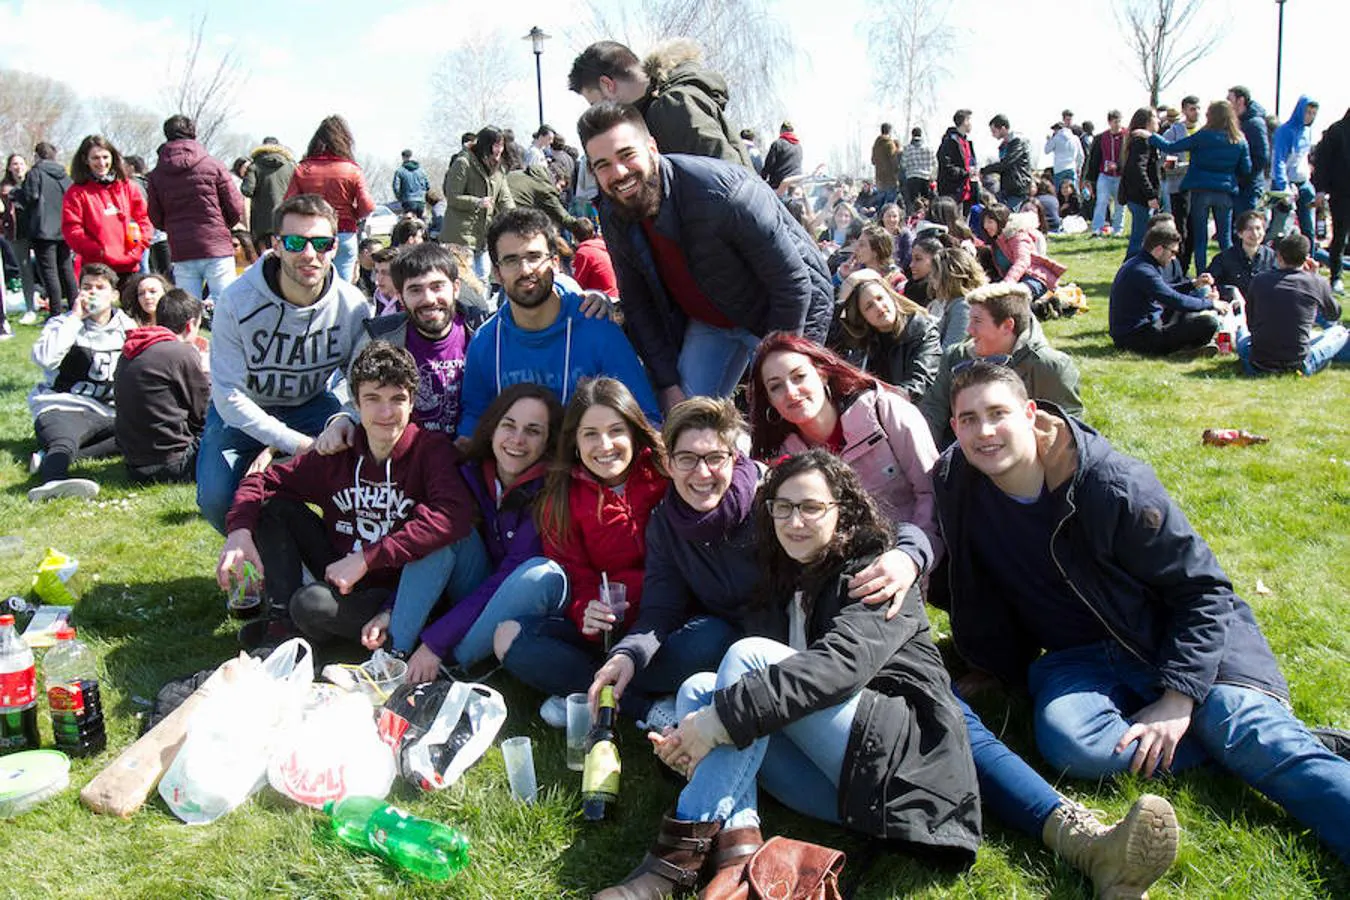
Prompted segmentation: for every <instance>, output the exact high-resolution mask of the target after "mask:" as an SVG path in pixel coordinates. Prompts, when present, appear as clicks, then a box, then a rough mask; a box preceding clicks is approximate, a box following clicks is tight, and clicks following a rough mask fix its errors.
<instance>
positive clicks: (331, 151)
mask: <svg viewBox="0 0 1350 900" xmlns="http://www.w3.org/2000/svg"><path fill="white" fill-rule="evenodd" d="M355 144H356V141H355V139H353V138H352V129H351V126H349V125H348V124H347V120H346V119H344V118H342V116H338V115H332V116H329V117H328V118H326V119H324V120H323V121H322V122H320V123H319V127H318V128H317V129H316V130H315V131H314V137H312V138H310V139H309V146H308V147H307V148H305V156H306V157H307V158H308V157H311V156H336V157H337V158H338V159H345V160H347V161H348V162H356V155H355V153H354V151H353V149H352V148H353V147H354V146H355Z"/></svg>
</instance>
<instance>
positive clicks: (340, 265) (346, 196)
mask: <svg viewBox="0 0 1350 900" xmlns="http://www.w3.org/2000/svg"><path fill="white" fill-rule="evenodd" d="M355 146H356V142H355V140H354V139H353V138H352V130H351V127H350V126H349V125H348V124H347V120H346V119H344V118H342V116H329V117H328V118H326V119H324V120H323V121H322V122H320V123H319V127H318V129H317V130H316V131H315V132H314V136H313V137H312V138H310V139H309V147H308V148H306V150H305V158H304V159H302V160H300V162H299V164H298V165H296V167H295V172H294V174H292V175H291V183H290V186H289V187H287V188H286V196H287V197H288V198H289V197H294V196H295V195H296V194H318V195H319V196H320V197H323V199H325V200H327V201H328V205H329V206H331V207H333V210H334V211H335V212H336V213H337V216H338V233H337V239H338V240H337V256H335V257H334V258H333V268H334V269H335V270H336V271H337V274H338V277H339V278H341V279H342V280H343V281H346V282H351V281H352V279H354V278H355V277H356V275H355V271H356V269H355V267H356V256H357V241H356V231H357V228H358V226H359V223H360V221H361V220H362V219H364V218H365V217H366V216H368V215H370V214H371V213H372V212H374V211H375V198H373V197H371V196H370V189H369V188H367V187H366V178H365V176H364V175H363V174H362V173H361V167H360V166H359V165H357V164H356V150H355Z"/></svg>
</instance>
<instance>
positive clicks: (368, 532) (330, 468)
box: [225, 423, 477, 587]
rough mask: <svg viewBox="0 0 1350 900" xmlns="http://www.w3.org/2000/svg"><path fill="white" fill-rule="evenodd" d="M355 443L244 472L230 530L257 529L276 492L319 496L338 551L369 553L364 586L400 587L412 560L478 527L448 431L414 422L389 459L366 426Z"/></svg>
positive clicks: (316, 500)
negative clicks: (378, 456)
mask: <svg viewBox="0 0 1350 900" xmlns="http://www.w3.org/2000/svg"><path fill="white" fill-rule="evenodd" d="M353 444H354V446H352V447H350V448H348V449H347V450H346V451H344V452H342V453H337V454H334V455H333V456H322V455H320V454H318V453H313V452H311V453H306V454H303V455H302V456H297V457H295V458H294V459H292V460H290V461H288V462H286V463H284V464H282V465H279V466H272V467H271V468H269V469H267V471H265V472H260V473H258V474H255V475H250V476H248V477H247V478H245V479H244V480H243V481H242V482H240V484H239V490H238V492H236V493H235V495H234V505H233V506H232V507H230V514H229V516H228V517H227V518H226V520H225V531H226V533H227V534H228V533H229V532H231V531H234V530H235V529H236V528H247V529H249V530H250V531H252V530H253V529H254V528H256V527H257V524H258V517H259V515H261V513H262V508H263V504H264V503H266V502H267V501H268V500H270V499H272V498H273V497H284V498H286V499H289V500H299V501H300V502H302V503H313V504H316V505H317V506H319V507H320V508H321V509H322V511H323V521H324V525H326V526H327V527H328V539H329V541H330V543H331V544H332V547H333V550H334V551H335V552H337V553H339V554H341V555H343V556H345V555H347V554H348V553H351V552H352V551H353V550H358V549H360V550H363V552H364V553H365V557H366V566H367V567H368V568H369V569H370V574H368V575H367V576H366V577H365V578H363V579H362V581H361V584H362V586H363V587H385V586H388V587H393V586H394V585H395V584H397V583H398V569H400V568H402V567H403V566H404V565H405V564H407V563H410V562H412V561H413V560H417V559H421V558H422V557H423V556H426V555H427V554H428V553H430V552H431V551H433V550H437V549H439V548H441V547H444V546H446V545H447V544H452V543H454V542H455V541H457V540H459V539H460V538H462V537H465V536H466V535H468V534H469V532H470V531H472V530H473V527H474V519H475V517H476V515H477V513H476V507H475V505H474V501H473V497H472V496H471V495H470V494H469V490H468V488H467V487H466V486H465V484H464V479H463V478H462V477H461V476H460V474H459V466H458V462H459V456H458V453H457V452H456V451H455V448H454V445H453V444H451V443H450V439H449V438H447V437H446V436H445V435H443V434H438V433H436V432H432V431H422V430H421V429H419V428H418V427H417V426H416V425H414V424H412V423H409V424H408V428H407V430H405V431H404V432H403V436H402V437H400V438H399V439H398V443H397V444H395V445H394V452H393V453H392V454H390V456H389V459H388V460H386V461H385V462H376V461H375V459H374V457H372V456H371V455H370V450H369V448H368V447H367V445H366V432H365V429H364V428H357V429H356V437H355V439H354V441H353ZM377 570H378V571H377Z"/></svg>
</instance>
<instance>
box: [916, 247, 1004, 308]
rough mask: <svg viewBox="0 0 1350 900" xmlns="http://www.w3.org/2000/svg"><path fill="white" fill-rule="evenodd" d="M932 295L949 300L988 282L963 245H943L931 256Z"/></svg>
mask: <svg viewBox="0 0 1350 900" xmlns="http://www.w3.org/2000/svg"><path fill="white" fill-rule="evenodd" d="M933 275H934V276H935V277H934V278H932V279H930V280H931V282H932V285H933V297H934V298H935V299H937V300H944V301H951V300H958V299H960V298H961V297H964V296H966V295H967V294H969V293H970V292H971V291H973V290H975V289H976V288H978V287H983V286H984V285H986V284H988V283H989V278H988V276H986V275H985V274H984V269H983V268H982V267H981V266H980V263H979V261H978V260H977V259H975V256H974V254H972V253H970V252H969V251H967V250H966V248H964V247H943V248H942V249H941V250H939V251H938V252H937V254H935V255H934V256H933Z"/></svg>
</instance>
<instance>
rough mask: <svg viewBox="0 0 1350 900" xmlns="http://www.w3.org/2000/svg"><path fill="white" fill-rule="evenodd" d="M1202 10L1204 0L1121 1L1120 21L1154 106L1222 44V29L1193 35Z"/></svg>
mask: <svg viewBox="0 0 1350 900" xmlns="http://www.w3.org/2000/svg"><path fill="white" fill-rule="evenodd" d="M1201 9H1202V3H1201V0H1180V2H1178V0H1117V3H1116V6H1115V13H1116V19H1117V21H1118V22H1119V23H1120V27H1121V30H1122V31H1123V32H1124V36H1125V43H1126V46H1127V47H1128V49H1129V52H1130V57H1131V59H1132V61H1134V62H1135V63H1136V64H1137V65H1138V66H1139V68H1138V70H1137V72H1136V75H1137V76H1138V78H1139V82H1140V83H1141V84H1142V85H1143V86H1144V87H1146V88H1148V95H1149V104H1150V105H1152V106H1157V105H1158V98H1159V97H1160V96H1161V95H1162V92H1163V91H1165V90H1167V88H1168V87H1170V86H1171V84H1172V82H1174V81H1176V80H1177V76H1179V75H1180V74H1181V73H1182V72H1184V71H1186V70H1187V69H1189V68H1190V67H1191V66H1193V65H1195V64H1196V63H1197V62H1199V61H1200V60H1201V59H1204V58H1205V57H1206V56H1208V55H1209V54H1210V52H1211V51H1212V50H1213V49H1214V48H1215V47H1216V46H1217V45H1218V44H1219V39H1220V38H1221V37H1222V32H1223V29H1222V27H1219V28H1217V29H1209V30H1207V31H1206V32H1205V33H1202V34H1194V33H1193V31H1194V27H1195V26H1196V25H1197V24H1198V23H1197V21H1196V16H1197V15H1198V14H1199V13H1200V11H1201Z"/></svg>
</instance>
